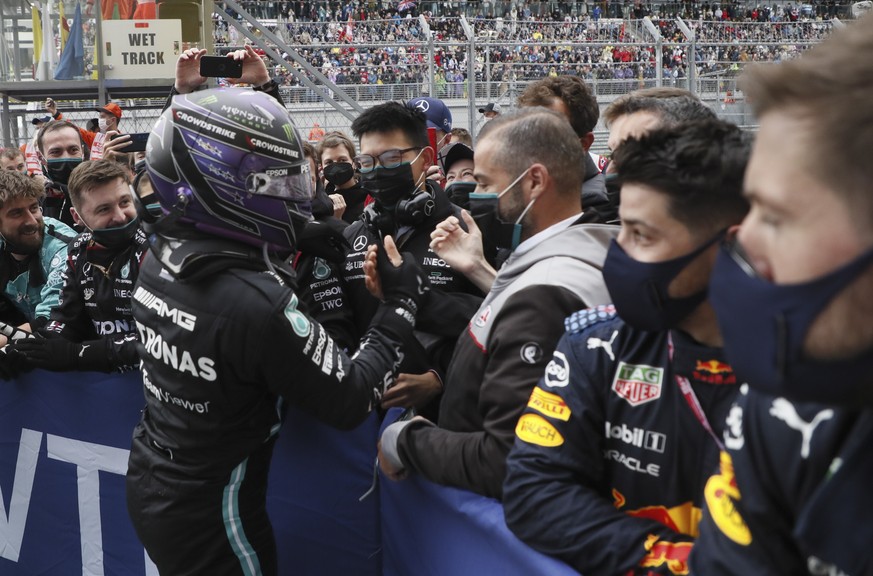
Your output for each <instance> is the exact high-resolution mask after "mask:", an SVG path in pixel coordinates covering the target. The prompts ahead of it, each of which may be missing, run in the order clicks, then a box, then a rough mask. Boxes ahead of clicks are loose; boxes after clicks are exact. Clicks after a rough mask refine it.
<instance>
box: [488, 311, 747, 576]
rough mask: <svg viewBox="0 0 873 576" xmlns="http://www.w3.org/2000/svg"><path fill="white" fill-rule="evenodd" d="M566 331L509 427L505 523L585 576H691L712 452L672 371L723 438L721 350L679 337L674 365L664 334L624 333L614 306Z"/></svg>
mask: <svg viewBox="0 0 873 576" xmlns="http://www.w3.org/2000/svg"><path fill="white" fill-rule="evenodd" d="M566 327H567V332H566V333H565V335H564V336H563V337H562V338H561V341H560V342H559V343H558V346H557V348H556V350H555V353H554V356H553V357H552V361H551V362H550V364H549V366H548V367H547V368H546V371H545V376H544V378H542V379H541V380H540V382H539V384H538V385H537V387H536V388H534V391H533V393H532V394H531V397H530V400H529V402H528V405H527V408H525V410H524V413H523V414H522V416H521V418H520V419H519V421H518V425H517V426H516V440H515V445H514V447H513V449H512V451H511V452H510V453H509V457H508V459H507V462H506V467H507V475H506V481H505V483H504V491H503V506H504V510H505V512H506V523H507V525H508V526H509V528H510V529H511V530H512V531H513V532H514V533H515V534H516V535H517V536H518V537H519V538H521V540H523V541H524V542H526V543H528V544H529V545H530V546H532V547H533V548H536V549H537V550H539V551H541V552H543V553H545V554H549V555H552V556H555V557H558V558H560V559H561V560H564V561H565V562H567V563H568V564H570V565H571V566H572V567H573V568H574V569H576V570H578V571H580V572H581V573H582V574H585V575H586V576H588V575H592V576H596V575H603V576H612V575H626V574H627V575H629V574H646V575H648V574H687V562H686V560H687V556H688V553H689V552H690V550H691V547H692V543H693V541H694V537H695V536H697V533H698V532H697V531H698V521H699V519H700V513H701V507H702V502H703V487H704V484H705V482H706V479H707V478H708V477H709V475H710V474H711V472H712V470H713V469H714V467H715V466H716V464H717V462H718V453H719V449H718V445H717V443H716V441H715V439H714V438H713V437H711V436H710V435H709V434H708V433H707V432H706V431H705V429H704V427H703V425H702V424H701V422H700V420H698V419H697V418H696V416H695V414H694V412H693V411H692V409H691V407H690V406H689V404H688V403H687V402H686V400H685V397H684V396H683V394H682V392H681V391H680V388H679V384H678V382H677V380H676V375H677V374H679V375H682V376H684V377H685V378H687V379H688V381H689V382H690V384H691V387H692V389H693V390H694V393H695V395H696V397H697V398H698V400H699V402H700V405H701V407H702V408H703V410H704V413H705V414H706V416H707V419H708V421H709V422H710V423H711V425H713V426H717V427H718V428H716V433H718V432H719V431H720V427H721V426H723V423H724V417H725V414H726V413H727V410H728V408H729V406H730V403H731V401H732V400H733V398H734V396H735V394H736V391H737V386H736V385H735V383H736V378H735V376H734V374H733V371H732V370H731V368H730V366H729V365H728V364H726V363H725V360H724V354H723V352H722V350H721V349H716V348H709V347H705V346H702V345H700V344H698V343H696V342H694V341H693V340H692V339H691V338H689V337H688V336H687V335H685V334H683V333H681V332H679V331H675V330H674V331H672V340H673V344H674V349H675V352H674V357H673V361H671V360H670V358H669V351H668V345H669V340H668V332H646V331H643V330H638V329H636V328H633V327H631V326H628V325H627V324H625V323H624V321H622V320H621V319H620V318H618V317H617V316H616V315H615V308H614V307H613V306H611V305H610V306H602V307H597V308H592V309H589V310H583V311H580V312H577V313H576V314H574V315H572V316H570V317H569V318H568V319H567V321H566ZM750 574H751V573H750Z"/></svg>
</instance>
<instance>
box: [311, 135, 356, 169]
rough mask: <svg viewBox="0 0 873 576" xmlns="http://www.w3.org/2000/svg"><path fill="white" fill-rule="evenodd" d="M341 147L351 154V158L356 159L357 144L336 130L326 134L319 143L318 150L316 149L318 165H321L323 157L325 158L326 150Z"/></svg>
mask: <svg viewBox="0 0 873 576" xmlns="http://www.w3.org/2000/svg"><path fill="white" fill-rule="evenodd" d="M339 147H343V148H345V149H346V152H348V153H349V158H354V157H355V143H354V142H352V140H351V139H350V138H349V137H348V136H346V135H345V134H343V133H342V132H340V131H339V130H334V131H333V132H328V133H327V134H325V135H324V138H322V139H321V142H319V143H318V148H317V149H316V154H317V156H316V157H315V161H316V163H317V164H321V157H322V156H324V151H325V150H327V149H328V148H339Z"/></svg>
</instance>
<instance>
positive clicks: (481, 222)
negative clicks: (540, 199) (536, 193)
mask: <svg viewBox="0 0 873 576" xmlns="http://www.w3.org/2000/svg"><path fill="white" fill-rule="evenodd" d="M528 171H530V168H528V169H527V170H525V171H524V172H522V173H521V174H519V175H518V177H517V178H516V179H515V180H513V181H512V183H511V184H510V185H509V186H507V187H506V188H505V189H504V190H503V192H501V193H500V194H494V193H483V192H473V193H472V194H470V215H471V216H472V217H473V220H475V221H476V225H477V226H478V227H479V230H481V231H482V237H483V238H484V239H485V240H487V241H488V242H489V243H492V244H494V245H495V246H497V248H507V249H509V250H515V249H516V247H517V246H518V245H519V244H520V243H521V232H522V226H521V221H522V220H523V219H524V216H525V214H527V213H528V210H530V209H531V208H532V207H533V205H534V202H536V198H534V199H533V200H531V201H530V202H529V203H528V205H527V207H525V209H524V211H523V212H522V213H521V215H519V217H518V218H517V219H516V221H515V223H512V222H505V221H503V220H501V219H500V212H499V200H500V197H501V196H503V195H504V194H506V193H507V192H509V191H510V190H512V188H513V187H514V186H515V185H516V184H518V182H519V181H520V180H521V179H522V178H523V177H524V175H525V174H527V173H528Z"/></svg>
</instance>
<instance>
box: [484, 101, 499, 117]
mask: <svg viewBox="0 0 873 576" xmlns="http://www.w3.org/2000/svg"><path fill="white" fill-rule="evenodd" d="M486 112H496V113H497V114H500V104H497V103H496V102H489V103H488V104H487V105H486V106H483V107H482V108H479V113H480V114H484V113H486Z"/></svg>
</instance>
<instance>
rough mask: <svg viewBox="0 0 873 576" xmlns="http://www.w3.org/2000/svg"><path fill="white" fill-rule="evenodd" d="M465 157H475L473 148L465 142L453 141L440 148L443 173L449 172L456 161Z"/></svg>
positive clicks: (469, 158)
mask: <svg viewBox="0 0 873 576" xmlns="http://www.w3.org/2000/svg"><path fill="white" fill-rule="evenodd" d="M465 158H466V159H467V160H472V159H473V149H472V148H470V147H469V146H467V145H466V144H464V143H463V142H452V143H451V144H449V145H447V146H445V147H444V148H443V149H442V150H440V154H439V162H440V169H441V170H442V171H443V174H448V173H449V169H450V168H451V167H452V165H453V164H454V163H455V162H457V161H458V160H463V159H465Z"/></svg>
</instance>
